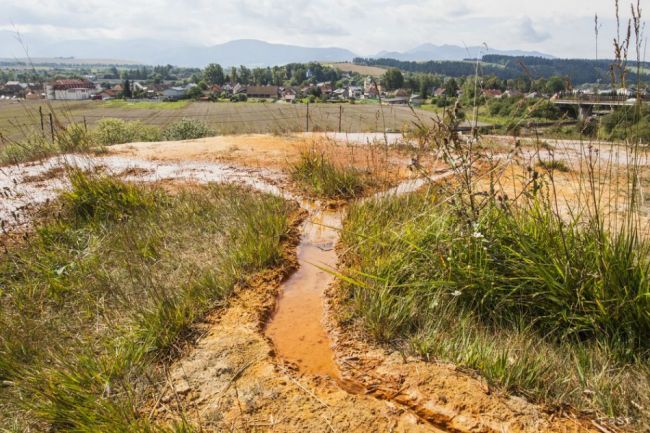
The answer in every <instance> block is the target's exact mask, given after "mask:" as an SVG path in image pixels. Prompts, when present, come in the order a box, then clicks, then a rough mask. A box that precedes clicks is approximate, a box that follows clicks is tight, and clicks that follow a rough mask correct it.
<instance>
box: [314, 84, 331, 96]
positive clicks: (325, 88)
mask: <svg viewBox="0 0 650 433" xmlns="http://www.w3.org/2000/svg"><path fill="white" fill-rule="evenodd" d="M316 87H318V88H319V89H320V92H321V95H325V96H330V95H331V94H332V92H333V91H334V89H332V83H318V84H316Z"/></svg>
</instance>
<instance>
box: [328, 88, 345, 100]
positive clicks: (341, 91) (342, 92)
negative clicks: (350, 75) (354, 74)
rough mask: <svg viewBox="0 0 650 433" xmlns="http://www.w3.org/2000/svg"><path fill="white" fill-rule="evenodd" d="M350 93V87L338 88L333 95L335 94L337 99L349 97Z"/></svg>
mask: <svg viewBox="0 0 650 433" xmlns="http://www.w3.org/2000/svg"><path fill="white" fill-rule="evenodd" d="M348 95H349V93H348V89H346V88H340V89H336V90H334V92H332V96H334V97H335V98H337V99H348V97H349V96H348Z"/></svg>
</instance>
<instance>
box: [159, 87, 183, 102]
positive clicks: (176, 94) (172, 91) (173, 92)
mask: <svg viewBox="0 0 650 433" xmlns="http://www.w3.org/2000/svg"><path fill="white" fill-rule="evenodd" d="M162 97H163V99H165V100H166V101H178V100H179V99H183V98H184V97H185V89H184V88H183V87H170V88H169V89H165V90H163V91H162Z"/></svg>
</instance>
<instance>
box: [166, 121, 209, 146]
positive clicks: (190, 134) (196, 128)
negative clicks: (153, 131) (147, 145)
mask: <svg viewBox="0 0 650 433" xmlns="http://www.w3.org/2000/svg"><path fill="white" fill-rule="evenodd" d="M211 135H214V131H213V130H212V129H210V128H209V127H208V126H207V125H206V124H205V123H203V122H201V121H199V120H194V119H181V120H179V121H178V122H175V123H172V124H171V125H169V126H168V127H166V128H165V129H164V130H163V132H162V138H163V139H164V140H170V141H172V140H173V141H176V140H194V139H197V138H203V137H209V136H211Z"/></svg>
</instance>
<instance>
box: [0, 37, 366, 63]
mask: <svg viewBox="0 0 650 433" xmlns="http://www.w3.org/2000/svg"><path fill="white" fill-rule="evenodd" d="M25 41H26V42H27V45H28V47H29V54H30V56H32V57H34V56H35V57H48V58H52V57H71V56H74V57H75V58H86V59H87V58H90V59H92V58H96V57H102V58H106V59H112V58H114V59H127V60H128V61H129V63H131V62H133V63H140V64H150V65H165V64H172V65H177V66H186V67H204V66H206V65H207V64H209V63H220V64H221V65H223V66H239V65H245V66H249V67H253V66H275V65H285V64H287V63H305V62H310V61H323V62H339V61H341V62H345V61H351V60H352V59H353V58H354V57H355V54H354V53H352V52H351V51H349V50H346V49H343V48H311V47H300V46H296V45H284V44H272V43H268V42H263V41H258V40H253V39H242V40H235V41H230V42H226V43H224V44H219V45H213V46H198V45H191V44H187V43H184V42H175V41H159V40H150V39H134V40H115V39H86V40H70V41H61V42H48V41H44V40H42V39H38V38H29V37H25ZM0 57H5V58H15V57H20V58H23V57H25V53H24V51H23V49H22V47H21V46H20V45H19V44H18V42H16V40H15V35H14V34H13V33H11V32H0Z"/></svg>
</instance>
